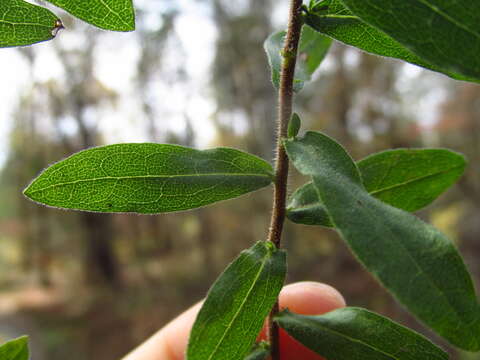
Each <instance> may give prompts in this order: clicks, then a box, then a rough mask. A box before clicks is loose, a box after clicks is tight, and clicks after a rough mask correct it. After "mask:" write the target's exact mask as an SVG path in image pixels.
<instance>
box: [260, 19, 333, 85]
mask: <svg viewBox="0 0 480 360" xmlns="http://www.w3.org/2000/svg"><path fill="white" fill-rule="evenodd" d="M284 38H285V31H279V32H276V33H274V34H272V35H270V36H269V37H268V38H267V40H265V43H264V48H265V52H266V53H267V57H268V62H269V64H270V69H271V71H272V83H273V85H274V86H275V88H276V89H278V88H279V87H280V73H281V69H282V49H283V43H284ZM331 43H332V41H331V40H330V39H329V38H328V37H325V36H323V35H321V34H319V33H318V32H316V31H314V30H313V29H312V28H310V27H309V26H304V27H303V28H302V35H301V37H300V43H299V46H298V58H297V64H296V68H295V78H294V79H293V88H294V91H296V92H298V91H300V90H301V89H302V88H303V85H304V83H305V82H306V81H308V80H310V78H311V77H312V75H313V73H314V72H315V70H317V68H318V67H319V66H320V64H321V63H322V61H323V59H324V58H325V56H326V54H327V52H328V49H329V48H330V45H331Z"/></svg>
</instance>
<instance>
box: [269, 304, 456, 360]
mask: <svg viewBox="0 0 480 360" xmlns="http://www.w3.org/2000/svg"><path fill="white" fill-rule="evenodd" d="M275 321H276V322H278V324H279V325H280V326H281V327H282V328H283V329H285V330H286V331H287V332H288V334H289V335H291V336H292V337H294V338H295V339H296V340H298V341H299V342H301V343H302V344H303V345H305V346H307V347H308V348H309V349H311V350H313V351H315V352H316V353H318V354H320V355H322V356H324V357H326V358H327V359H329V360H418V359H423V360H446V359H448V355H447V354H446V353H445V352H444V351H442V350H441V349H440V348H438V347H437V346H435V345H434V344H433V343H432V342H430V341H429V340H428V339H426V338H425V337H423V336H422V335H420V334H418V333H416V332H414V331H412V330H410V329H408V328H406V327H403V326H401V325H399V324H397V323H395V322H393V321H391V320H389V319H387V318H385V317H383V316H380V315H378V314H375V313H373V312H370V311H367V310H365V309H360V308H354V307H346V308H341V309H337V310H334V311H331V312H329V313H326V314H324V315H319V316H304V315H297V314H293V313H291V312H288V311H285V312H282V313H280V314H279V315H278V316H277V317H276V318H275Z"/></svg>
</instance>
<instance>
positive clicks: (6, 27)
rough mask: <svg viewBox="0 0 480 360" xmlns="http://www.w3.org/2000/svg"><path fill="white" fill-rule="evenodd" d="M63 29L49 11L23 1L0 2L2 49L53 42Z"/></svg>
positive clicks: (0, 40)
mask: <svg viewBox="0 0 480 360" xmlns="http://www.w3.org/2000/svg"><path fill="white" fill-rule="evenodd" d="M62 27H63V25H62V22H61V21H60V19H59V18H58V17H57V16H56V15H55V14H53V13H52V12H50V11H49V10H47V9H45V8H43V7H40V6H37V5H33V4H30V3H27V2H25V1H22V0H1V1H0V47H10V46H24V45H31V44H34V43H38V42H41V41H46V40H51V39H53V38H54V37H55V35H56V34H57V32H58V30H59V29H61V28H62Z"/></svg>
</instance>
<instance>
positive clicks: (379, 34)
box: [305, 0, 480, 82]
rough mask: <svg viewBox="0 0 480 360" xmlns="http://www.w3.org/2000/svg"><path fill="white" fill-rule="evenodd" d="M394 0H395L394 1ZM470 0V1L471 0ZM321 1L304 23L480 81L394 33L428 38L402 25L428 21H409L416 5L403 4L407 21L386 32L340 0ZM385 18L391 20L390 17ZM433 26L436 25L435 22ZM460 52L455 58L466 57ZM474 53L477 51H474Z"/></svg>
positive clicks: (343, 39)
mask: <svg viewBox="0 0 480 360" xmlns="http://www.w3.org/2000/svg"><path fill="white" fill-rule="evenodd" d="M393 1H394V2H395V0H393ZM467 1H468V2H469V3H470V1H469V0H467ZM344 2H345V3H346V4H349V3H350V2H349V1H344ZM358 2H359V3H360V2H361V3H362V4H364V5H362V7H367V6H370V3H368V5H367V3H366V2H365V1H363V0H359V1H358ZM374 2H375V1H374ZM398 2H400V1H398ZM322 4H325V6H324V7H322V8H321V9H320V10H318V11H315V12H308V13H307V14H306V16H305V22H306V23H307V24H308V25H310V26H311V27H312V28H314V29H315V30H317V31H319V32H320V33H322V34H324V35H327V36H330V37H332V38H333V39H335V40H338V41H340V42H342V43H344V44H347V45H351V46H355V47H357V48H359V49H361V50H363V51H366V52H369V53H372V54H375V55H380V56H386V57H391V58H396V59H400V60H403V61H406V62H409V63H411V64H414V65H418V66H421V67H424V68H426V69H429V70H433V71H436V72H441V73H443V74H445V75H447V76H449V77H451V78H453V79H457V80H466V81H474V82H479V81H480V80H479V79H480V78H479V77H478V76H474V75H471V74H470V73H469V74H470V75H469V74H467V73H464V72H462V71H458V70H459V69H458V68H455V67H452V66H445V65H446V64H445V63H444V62H438V61H431V59H430V57H425V56H423V55H422V54H420V53H418V52H416V51H413V49H412V48H411V47H409V46H407V45H406V44H405V43H402V42H400V41H399V39H398V36H395V35H396V34H397V33H402V34H404V35H406V36H409V37H411V38H412V39H418V41H419V42H422V44H423V41H427V40H426V39H427V38H426V37H428V36H429V34H424V35H421V34H419V33H418V32H417V31H416V30H415V29H413V30H409V31H406V30H404V28H403V25H404V24H406V23H407V22H408V24H409V25H411V26H413V27H415V26H416V24H418V23H422V26H423V25H424V24H425V22H426V21H427V18H425V19H422V20H420V21H412V22H410V19H411V18H412V16H407V15H406V14H407V12H412V13H414V12H415V11H416V7H415V6H412V5H406V4H403V5H404V6H405V9H404V10H405V11H404V12H402V13H401V14H400V13H399V14H397V15H398V18H405V21H401V22H397V21H395V26H398V27H400V28H402V30H398V31H397V32H395V33H394V32H391V33H388V34H387V33H385V32H384V31H382V30H380V29H379V28H377V27H375V26H372V24H370V23H368V21H364V20H366V19H365V18H363V17H362V18H360V17H359V16H357V15H359V13H357V12H355V14H354V13H352V12H351V11H350V10H349V9H348V8H347V7H345V5H344V4H343V3H342V1H341V0H326V1H324V2H322ZM384 5H385V4H384V3H383V1H379V5H378V6H376V5H372V6H371V7H372V8H373V7H374V6H375V8H377V9H381V12H382V13H384V12H385V13H386V12H388V10H387V7H386V6H384ZM403 5H402V6H403ZM407 9H408V10H407ZM379 16H380V15H379ZM381 16H383V15H381ZM385 19H386V17H385ZM407 20H408V21H407ZM385 21H386V22H389V21H390V20H385ZM479 23H480V22H479ZM432 26H434V25H433V24H432ZM407 33H408V35H407ZM412 34H415V36H414V37H412V36H411V35H412ZM451 41H454V42H457V41H458V39H457V38H456V37H455V38H454V39H452V40H451ZM460 44H461V45H458V44H457V46H466V47H469V45H468V44H469V43H465V44H462V43H461V42H460ZM475 44H480V42H479V41H477V42H476V43H475ZM432 46H433V44H432ZM424 49H425V51H427V52H428V51H430V46H425V48H424ZM427 49H428V50H427ZM459 53H460V54H462V56H458V54H459ZM459 53H456V59H463V52H459ZM474 54H476V53H475V52H474ZM459 61H461V60H459Z"/></svg>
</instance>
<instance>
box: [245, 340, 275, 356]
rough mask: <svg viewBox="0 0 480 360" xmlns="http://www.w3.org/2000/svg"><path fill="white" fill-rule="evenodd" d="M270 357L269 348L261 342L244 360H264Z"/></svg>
mask: <svg viewBox="0 0 480 360" xmlns="http://www.w3.org/2000/svg"><path fill="white" fill-rule="evenodd" d="M269 356H270V346H269V345H268V343H266V342H264V341H262V342H261V343H258V344H255V346H254V347H253V349H252V350H251V352H250V354H249V355H247V357H246V358H245V360H266V359H267V358H268V357H269Z"/></svg>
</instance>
